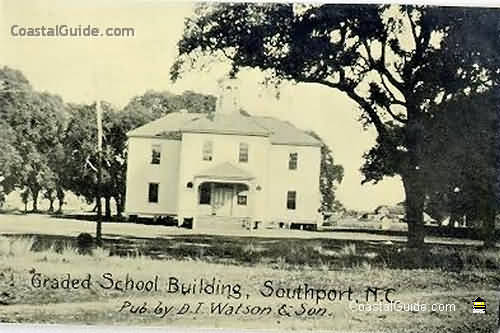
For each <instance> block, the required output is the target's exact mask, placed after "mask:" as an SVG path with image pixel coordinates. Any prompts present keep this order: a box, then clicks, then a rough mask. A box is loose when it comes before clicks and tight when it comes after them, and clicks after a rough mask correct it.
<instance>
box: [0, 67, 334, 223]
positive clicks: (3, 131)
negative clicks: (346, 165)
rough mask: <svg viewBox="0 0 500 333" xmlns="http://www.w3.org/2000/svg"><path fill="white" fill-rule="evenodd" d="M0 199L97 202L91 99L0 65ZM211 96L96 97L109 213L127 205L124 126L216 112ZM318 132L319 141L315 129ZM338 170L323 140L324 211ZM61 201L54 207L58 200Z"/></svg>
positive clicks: (102, 191) (188, 93) (150, 93)
mask: <svg viewBox="0 0 500 333" xmlns="http://www.w3.org/2000/svg"><path fill="white" fill-rule="evenodd" d="M0 82H1V83H2V87H1V88H0V177H1V178H0V186H1V187H0V206H1V203H2V202H3V201H4V200H5V196H6V195H7V194H8V193H10V192H11V191H13V190H16V189H17V190H19V191H20V193H21V197H22V199H23V201H24V203H25V210H27V203H28V201H29V200H30V199H31V201H32V203H33V206H32V210H33V211H35V212H36V211H38V202H39V201H40V199H46V200H48V201H49V211H50V212H54V211H56V212H59V213H60V212H61V211H62V208H63V205H64V200H65V195H66V193H67V192H72V193H74V194H76V195H77V196H82V197H84V198H85V199H86V201H87V202H88V203H92V202H96V200H97V199H96V198H97V195H98V194H97V193H98V188H97V181H98V179H97V177H98V173H97V167H98V154H97V123H96V105H95V104H67V103H64V102H63V100H62V99H61V98H60V97H58V96H55V95H51V94H48V93H40V92H37V91H35V90H33V88H32V87H31V85H30V84H29V82H28V80H27V79H26V78H25V77H24V76H23V74H22V73H21V72H19V71H17V70H13V69H10V68H7V67H4V68H3V69H0ZM215 105H216V98H215V97H213V96H207V95H202V94H198V93H194V92H192V91H186V92H184V93H183V94H181V95H175V94H172V93H169V92H154V91H148V92H146V93H145V94H144V95H141V96H137V97H134V98H132V100H131V101H130V102H129V103H128V104H127V105H126V106H125V107H124V108H123V109H117V108H115V107H113V105H111V104H110V103H107V102H101V105H100V107H101V109H102V112H103V150H102V155H101V156H102V164H101V165H102V169H101V170H102V180H101V187H100V191H99V193H100V194H99V195H100V196H101V198H102V199H103V200H104V203H105V205H104V207H105V209H104V212H105V216H106V217H107V218H110V217H111V212H112V209H111V207H112V202H113V201H114V204H115V207H116V213H117V214H118V215H121V214H122V212H123V210H124V206H125V189H126V178H125V177H126V168H127V163H126V162H127V136H126V133H127V132H128V131H130V130H132V129H134V128H137V127H139V126H141V125H144V124H145V123H148V122H150V121H152V120H155V119H158V118H160V117H162V116H164V115H167V114H168V113H170V112H175V111H178V110H181V109H187V110H188V111H189V112H201V113H209V112H214V111H215ZM313 135H314V136H315V137H317V138H318V139H320V140H321V138H319V136H318V135H316V134H314V133H313ZM342 176H343V169H342V167H341V166H340V165H336V164H335V163H334V160H333V154H332V152H331V150H330V149H329V148H328V146H327V145H326V144H325V143H324V142H323V148H322V171H321V180H320V181H321V192H322V194H323V204H322V207H323V210H325V211H328V210H332V209H334V206H335V205H339V203H338V201H336V200H335V194H334V191H335V189H336V188H335V182H339V183H340V182H341V181H342ZM56 202H57V203H58V207H57V210H56V207H55V203H56Z"/></svg>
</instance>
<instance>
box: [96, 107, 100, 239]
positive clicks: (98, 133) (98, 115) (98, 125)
mask: <svg viewBox="0 0 500 333" xmlns="http://www.w3.org/2000/svg"><path fill="white" fill-rule="evenodd" d="M96 116H97V117H96V118H97V191H96V192H97V195H96V200H97V202H96V204H97V221H96V222H97V223H96V233H95V234H96V236H95V238H96V243H97V245H98V246H101V245H102V204H101V186H102V185H101V184H102V110H101V104H100V102H99V101H97V102H96Z"/></svg>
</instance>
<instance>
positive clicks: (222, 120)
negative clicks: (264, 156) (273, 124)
mask: <svg viewBox="0 0 500 333" xmlns="http://www.w3.org/2000/svg"><path fill="white" fill-rule="evenodd" d="M253 118H254V117H251V116H244V115H242V114H239V113H233V114H217V113H215V114H211V115H205V116H203V117H199V118H197V119H193V120H192V121H190V122H187V123H186V124H185V125H184V127H183V132H195V133H215V134H239V135H255V136H270V135H271V132H270V131H269V130H268V129H267V128H265V127H263V126H261V125H259V124H258V123H257V122H256V121H254V119H253Z"/></svg>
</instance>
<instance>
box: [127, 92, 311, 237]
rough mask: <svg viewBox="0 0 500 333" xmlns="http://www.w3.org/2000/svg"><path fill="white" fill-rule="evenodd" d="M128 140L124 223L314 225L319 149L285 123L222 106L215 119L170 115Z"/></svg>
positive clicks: (214, 116) (302, 132)
mask: <svg viewBox="0 0 500 333" xmlns="http://www.w3.org/2000/svg"><path fill="white" fill-rule="evenodd" d="M128 137H129V141H128V161H127V162H128V165H127V191H126V207H125V210H126V213H127V214H128V215H129V216H133V215H149V216H173V217H176V218H177V219H178V221H179V223H180V224H182V223H183V222H187V221H190V222H192V223H193V227H198V226H200V225H205V226H206V225H209V224H210V223H215V222H214V221H219V222H220V221H224V222H223V223H234V224H240V225H241V222H242V221H246V222H249V223H250V224H251V225H256V224H257V225H258V224H259V223H261V224H263V225H266V224H268V223H274V224H277V225H291V224H294V223H295V224H299V225H304V224H310V225H316V223H317V222H318V221H317V219H318V213H317V212H318V209H319V207H320V201H321V197H320V191H319V175H320V159H321V152H320V149H321V144H320V142H319V141H318V140H316V139H315V138H313V137H311V136H310V135H308V134H307V133H305V132H304V131H302V130H299V129H298V128H296V127H295V126H293V125H292V124H290V123H288V122H285V121H281V120H278V119H275V118H271V117H257V116H249V115H247V114H242V113H241V112H239V111H236V108H235V107H234V105H231V103H229V105H224V104H223V102H220V103H219V105H218V108H217V111H216V112H215V113H214V114H201V113H187V112H186V111H183V112H174V113H170V114H168V115H167V116H165V117H163V118H161V119H158V120H156V121H153V122H151V123H148V124H146V125H144V126H142V127H139V128H137V129H134V130H132V131H131V132H129V133H128ZM221 217H224V218H221Z"/></svg>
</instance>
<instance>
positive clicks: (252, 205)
mask: <svg viewBox="0 0 500 333" xmlns="http://www.w3.org/2000/svg"><path fill="white" fill-rule="evenodd" d="M247 186H248V200H247V201H248V215H249V219H250V228H251V229H253V227H254V225H255V220H254V219H255V210H256V206H257V205H256V202H257V198H256V196H257V191H256V190H255V186H256V184H255V182H254V181H253V180H252V181H249V182H248V183H247Z"/></svg>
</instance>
